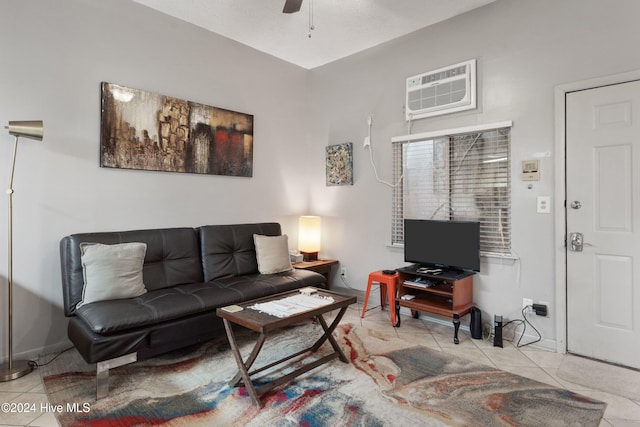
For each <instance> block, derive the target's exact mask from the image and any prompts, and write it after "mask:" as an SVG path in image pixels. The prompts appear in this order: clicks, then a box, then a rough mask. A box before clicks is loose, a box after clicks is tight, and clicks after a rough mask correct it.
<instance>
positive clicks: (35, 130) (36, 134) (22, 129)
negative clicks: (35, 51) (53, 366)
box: [0, 120, 44, 381]
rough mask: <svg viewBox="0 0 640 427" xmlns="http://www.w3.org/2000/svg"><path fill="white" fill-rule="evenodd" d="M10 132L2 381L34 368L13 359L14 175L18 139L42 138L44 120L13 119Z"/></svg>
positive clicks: (24, 361) (17, 376) (0, 369)
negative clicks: (5, 354)
mask: <svg viewBox="0 0 640 427" xmlns="http://www.w3.org/2000/svg"><path fill="white" fill-rule="evenodd" d="M5 128H6V129H8V130H9V134H11V135H13V136H15V141H14V143H13V159H12V161H11V172H10V174H9V187H8V189H7V195H8V196H9V227H8V233H7V243H8V246H9V247H8V251H7V264H8V266H7V267H8V269H7V306H8V310H7V314H8V318H7V337H8V346H7V349H8V353H9V354H8V357H7V362H6V363H2V364H0V381H11V380H15V379H16V378H20V377H22V376H24V375H26V374H28V373H29V372H31V371H32V370H33V365H32V364H31V363H30V362H29V361H26V360H13V175H14V171H15V167H16V153H17V151H18V139H19V138H20V137H25V138H32V139H37V140H42V136H43V135H44V124H43V123H42V120H27V121H13V122H9V125H8V126H5Z"/></svg>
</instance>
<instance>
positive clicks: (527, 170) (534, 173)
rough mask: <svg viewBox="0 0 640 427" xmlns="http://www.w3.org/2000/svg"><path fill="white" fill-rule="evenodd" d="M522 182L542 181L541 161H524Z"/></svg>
mask: <svg viewBox="0 0 640 427" xmlns="http://www.w3.org/2000/svg"><path fill="white" fill-rule="evenodd" d="M522 180H523V181H540V160H523V162H522Z"/></svg>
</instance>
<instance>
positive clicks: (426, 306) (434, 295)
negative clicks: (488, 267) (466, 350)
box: [396, 265, 474, 344]
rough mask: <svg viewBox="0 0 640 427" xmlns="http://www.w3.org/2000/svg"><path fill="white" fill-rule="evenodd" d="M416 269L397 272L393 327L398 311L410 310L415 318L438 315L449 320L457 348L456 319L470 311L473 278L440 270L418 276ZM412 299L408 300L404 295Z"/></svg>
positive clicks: (464, 273)
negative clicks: (451, 319)
mask: <svg viewBox="0 0 640 427" xmlns="http://www.w3.org/2000/svg"><path fill="white" fill-rule="evenodd" d="M419 268H420V266H419V265H412V266H408V267H403V268H398V269H396V271H397V272H398V299H396V311H397V312H398V313H397V314H398V316H397V317H396V318H397V319H398V320H397V323H398V325H397V326H400V316H399V311H400V307H406V308H408V309H410V310H411V315H412V316H413V317H414V318H417V317H418V316H419V315H420V312H421V311H423V312H426V313H432V314H438V315H440V316H446V317H451V318H453V326H454V336H453V342H454V343H456V344H458V343H459V342H460V341H459V340H458V330H459V328H460V317H462V316H465V315H466V314H468V313H469V312H470V311H471V307H473V274H474V273H472V272H466V271H465V272H462V271H456V270H443V271H442V273H439V274H434V273H423V272H419V270H418V269H419ZM408 294H409V295H413V296H414V298H413V299H410V300H405V299H402V297H403V296H404V295H408Z"/></svg>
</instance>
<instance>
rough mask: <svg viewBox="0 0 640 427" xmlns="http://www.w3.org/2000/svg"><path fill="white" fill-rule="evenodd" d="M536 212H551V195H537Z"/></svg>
mask: <svg viewBox="0 0 640 427" xmlns="http://www.w3.org/2000/svg"><path fill="white" fill-rule="evenodd" d="M537 206H538V207H537V211H538V213H545V214H548V213H551V197H549V196H538V205H537Z"/></svg>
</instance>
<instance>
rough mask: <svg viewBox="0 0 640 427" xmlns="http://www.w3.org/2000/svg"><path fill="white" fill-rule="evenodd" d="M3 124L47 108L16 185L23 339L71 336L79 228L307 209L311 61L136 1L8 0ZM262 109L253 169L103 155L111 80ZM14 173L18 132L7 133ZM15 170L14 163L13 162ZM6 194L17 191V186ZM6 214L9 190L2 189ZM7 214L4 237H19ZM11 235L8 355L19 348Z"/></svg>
mask: <svg viewBox="0 0 640 427" xmlns="http://www.w3.org/2000/svg"><path fill="white" fill-rule="evenodd" d="M0 52H1V54H0V122H2V123H3V126H4V125H5V124H6V122H7V121H9V120H29V119H42V120H44V124H45V130H44V141H43V142H38V141H35V140H29V139H23V140H22V142H21V145H20V147H19V150H18V159H17V165H16V174H15V184H14V189H15V196H14V291H15V294H14V350H15V353H16V354H17V355H20V354H21V353H24V352H27V355H28V356H33V355H36V354H37V353H39V352H40V351H41V349H43V348H48V349H51V348H56V347H60V346H63V345H66V344H64V343H65V342H66V320H65V318H64V316H63V315H62V311H61V306H62V291H61V286H60V267H59V264H60V261H59V252H58V244H59V241H60V239H61V238H62V237H63V236H65V235H68V234H71V233H75V232H88V231H101V230H111V231H113V230H130V229H136V228H156V227H174V226H198V225H203V224H224V223H241V222H254V221H280V222H281V223H282V224H283V228H284V231H285V232H289V233H292V232H293V233H295V224H296V223H295V221H294V220H293V218H295V217H296V216H297V215H300V214H303V213H305V209H306V207H307V203H308V198H307V183H306V179H305V176H306V172H305V170H306V169H305V166H304V164H303V163H301V162H300V161H299V160H300V159H302V158H304V156H305V154H306V152H305V143H306V141H307V139H308V117H309V114H308V111H307V109H308V101H307V94H308V72H307V71H306V70H304V69H302V68H299V67H296V66H293V65H291V64H289V63H286V62H283V61H280V60H277V59H275V58H273V57H270V56H268V55H265V54H262V53H260V52H257V51H255V50H253V49H249V48H247V47H245V46H243V45H240V44H238V43H236V42H233V41H230V40H228V39H226V38H223V37H220V36H217V35H214V34H211V33H209V32H207V31H204V30H202V29H199V28H197V27H194V26H192V25H188V24H186V23H184V22H182V21H179V20H176V19H173V18H169V17H167V16H165V15H162V14H159V13H157V12H155V11H153V10H151V9H147V8H145V7H143V6H141V5H138V4H136V3H133V2H130V1H125V0H109V1H95V0H57V1H38V0H21V1H8V0H2V1H1V3H0ZM101 81H107V82H111V83H117V84H122V85H126V86H130V87H134V88H138V89H144V90H148V91H152V92H156V93H161V94H165V95H171V96H175V97H178V98H181V99H186V100H190V101H196V102H200V103H203V104H207V105H211V106H217V107H223V108H227V109H231V110H234V111H239V112H243V113H249V114H253V115H254V118H255V123H254V124H255V133H254V170H253V178H238V177H222V176H212V175H194V174H179V173H161V172H149V171H129V170H122V169H101V168H100V167H99V137H100V82H101ZM0 141H1V142H2V143H1V144H0V180H2V181H4V180H5V178H7V179H8V170H9V158H10V156H11V146H12V143H13V137H11V136H10V135H9V134H8V133H6V131H5V132H0ZM1 171H7V172H1ZM3 193H4V192H3ZM0 205H1V206H3V207H4V208H0V224H6V223H7V215H6V210H7V209H6V206H7V202H6V201H2V200H0ZM6 235H7V234H6V227H3V226H0V241H1V242H6ZM6 251H7V250H6V244H2V245H0V292H1V296H0V313H2V318H1V319H0V325H1V326H0V329H1V330H2V332H1V333H0V338H2V340H1V344H0V350H1V352H0V359H2V358H4V357H6V354H7V344H6V332H5V331H6V321H5V313H6V297H5V295H6V275H7V267H6V262H5V260H6Z"/></svg>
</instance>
